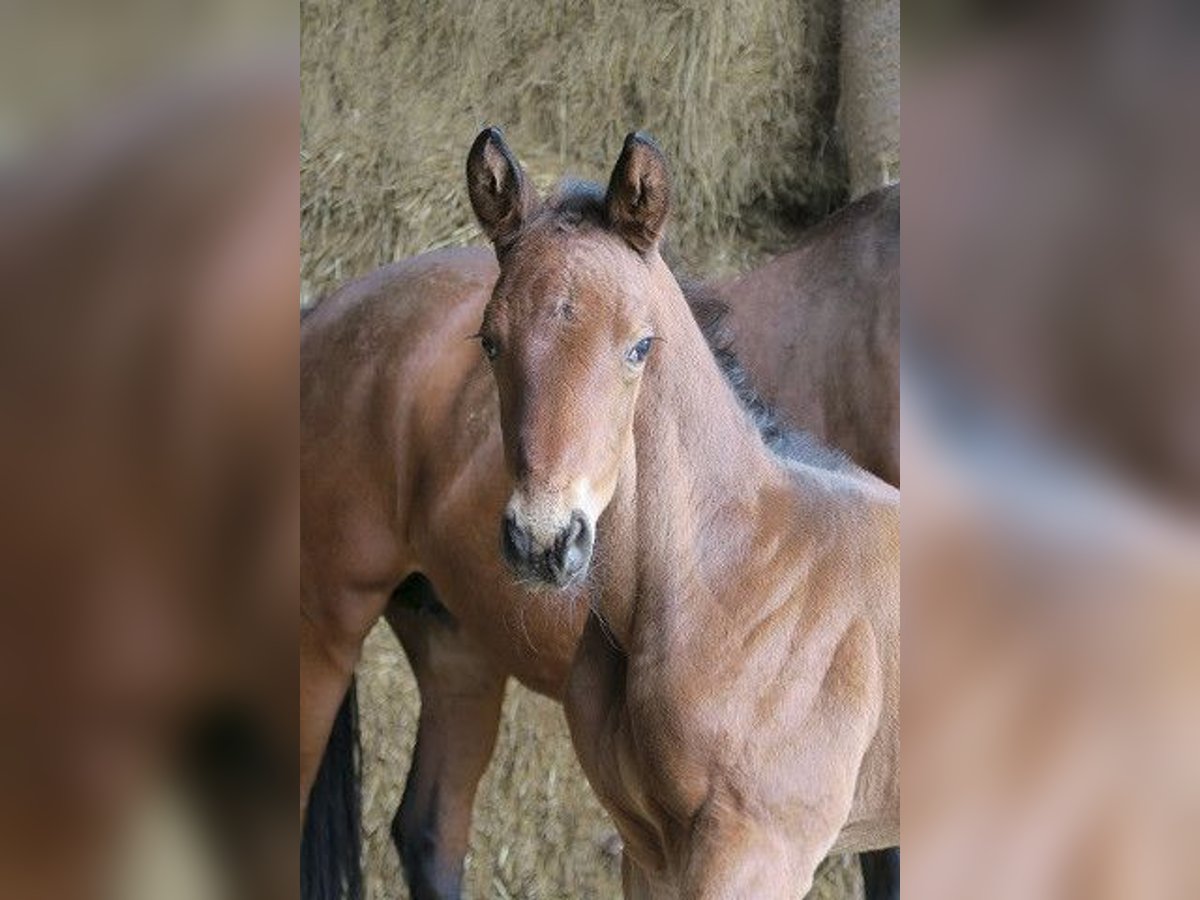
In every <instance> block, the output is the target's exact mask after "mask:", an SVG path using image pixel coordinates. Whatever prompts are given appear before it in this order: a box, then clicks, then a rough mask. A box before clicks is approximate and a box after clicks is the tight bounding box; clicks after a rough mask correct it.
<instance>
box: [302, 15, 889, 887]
mask: <svg viewBox="0 0 1200 900" xmlns="http://www.w3.org/2000/svg"><path fill="white" fill-rule="evenodd" d="M899 53H900V6H899V0H886V2H877V0H715V2H713V0H681V2H670V3H644V2H627V0H615V2H605V3H598V2H597V3H592V2H585V3H555V2H551V3H545V2H535V3H531V2H517V0H497V2H491V3H461V2H444V0H439V2H432V3H431V2H409V0H335V2H310V0H305V2H302V3H301V88H302V96H301V108H302V116H301V134H302V141H301V185H302V188H301V202H302V214H301V235H302V240H301V260H302V267H301V271H302V274H301V278H302V281H301V295H302V299H303V301H304V302H311V301H313V300H315V299H316V298H318V297H320V296H322V295H323V294H325V293H327V292H329V291H330V290H332V289H333V288H335V287H336V286H338V285H339V284H341V283H342V282H344V281H346V280H348V279H350V278H352V277H355V276H358V275H361V274H364V273H366V272H369V271H371V270H373V269H375V268H378V267H379V266H381V265H384V264H386V263H389V262H392V261H394V260H397V259H403V258H405V257H407V256H411V255H413V254H416V253H419V252H422V251H425V250H429V249H433V248H436V247H444V246H458V245H463V244H467V243H485V241H483V239H482V238H481V236H480V232H479V228H478V226H477V225H476V222H475V217H474V214H473V213H472V212H471V208H470V203H469V201H468V198H467V192H466V186H465V175H464V166H465V161H466V153H467V150H468V149H469V147H470V145H471V142H472V141H473V140H474V138H475V135H476V134H478V132H479V130H480V129H481V128H482V127H483V126H484V125H487V124H495V125H499V126H501V127H502V128H504V130H505V135H506V138H507V140H508V142H509V144H510V145H511V146H512V147H513V149H514V151H515V152H516V153H517V154H518V155H519V157H520V160H521V162H522V164H523V165H524V166H525V168H526V170H527V172H528V173H529V174H530V175H531V176H532V178H533V180H534V182H535V183H536V184H537V185H538V187H539V188H540V189H542V190H543V191H544V190H545V189H547V188H548V187H549V186H551V185H552V184H554V183H555V182H557V181H558V179H559V178H561V177H562V176H564V175H570V176H575V177H583V178H589V179H592V180H596V181H599V182H601V183H605V182H606V181H607V178H608V175H609V173H610V172H611V170H612V166H613V164H614V163H615V161H616V159H617V156H618V155H619V154H620V151H621V145H622V142H623V140H624V138H625V135H626V134H627V133H628V132H630V131H633V130H639V129H640V130H644V131H647V132H648V133H650V134H651V135H653V136H654V137H655V139H656V140H657V141H658V142H659V143H660V144H661V146H662V148H663V150H664V151H665V152H666V154H667V157H668V160H669V161H670V165H671V174H672V179H673V185H674V202H673V211H672V218H671V223H670V225H669V227H668V242H669V249H670V253H671V254H673V255H674V256H675V257H676V258H678V259H679V260H680V261H681V263H682V265H683V268H684V270H685V271H687V272H688V273H690V274H692V275H693V276H696V277H706V278H707V277H716V276H719V275H726V274H731V273H736V272H742V271H746V270H748V269H749V268H751V267H752V266H753V265H754V264H755V263H757V262H759V261H761V260H763V259H765V258H766V257H768V256H770V255H772V254H775V253H778V252H781V251H783V250H786V249H787V248H789V247H790V246H791V245H792V244H794V243H795V242H796V240H797V237H798V235H799V234H800V233H801V232H802V231H803V229H804V228H805V227H806V226H808V225H811V224H813V223H814V222H817V221H819V220H821V219H822V218H823V217H825V216H826V215H827V214H828V213H830V212H832V211H834V210H835V209H837V208H839V207H840V206H841V205H843V204H844V203H845V202H847V200H849V199H850V198H852V197H857V196H858V195H860V194H862V193H865V192H866V191H869V190H871V189H872V188H875V187H878V186H880V185H882V184H885V183H890V182H892V181H895V180H897V179H898V178H899V176H900V147H899V138H900V131H899V128H900V120H899V113H900V94H899V90H900V81H899V76H900V69H899V66H900V58H899ZM358 696H359V704H360V709H361V715H362V733H363V760H364V764H363V779H364V823H365V828H366V885H367V889H368V892H369V895H370V896H372V897H376V898H394V897H402V896H407V894H406V889H405V887H404V883H403V877H402V875H401V871H400V863H399V858H398V856H397V854H396V851H395V850H394V848H393V846H392V843H391V839H390V836H389V832H388V825H389V823H390V822H391V819H392V816H393V815H394V813H395V811H396V808H397V807H398V806H399V803H400V798H401V795H402V793H403V788H404V779H405V776H406V774H407V771H408V761H409V758H410V753H411V748H412V742H413V739H414V736H415V731H416V722H417V710H418V708H419V700H418V695H417V690H416V683H415V681H414V680H413V678H412V675H411V673H410V671H409V669H408V665H407V662H406V661H405V659H404V656H403V652H402V651H401V649H400V647H399V644H398V643H397V641H396V640H395V638H394V637H393V636H392V634H391V632H390V630H389V629H388V628H387V626H386V624H383V623H381V625H380V626H379V627H377V628H376V630H375V632H374V633H373V634H372V636H371V638H370V640H369V641H368V642H367V645H366V650H365V654H364V658H363V661H362V664H361V666H360V670H359V694H358ZM614 834H615V833H614V832H613V830H612V828H611V826H609V825H608V823H607V821H606V819H605V817H604V814H603V811H602V810H601V808H600V806H599V804H598V803H597V802H596V801H595V799H594V798H593V796H592V794H591V791H590V789H589V788H588V786H587V783H586V781H585V780H584V779H583V776H582V773H581V772H580V770H579V767H578V765H577V763H576V762H575V758H574V753H573V751H572V749H571V744H570V740H569V737H568V736H567V731H566V725H565V722H564V720H563V715H562V710H561V708H560V707H559V706H558V705H557V704H555V703H552V702H550V701H548V700H546V699H545V698H542V697H538V696H536V695H534V694H532V693H530V692H529V691H527V690H525V689H524V688H522V687H521V686H520V685H517V684H515V683H511V684H510V686H509V692H508V698H507V702H506V705H505V714H504V720H503V723H502V726H501V731H500V737H499V741H498V745H497V751H496V754H495V757H494V758H493V762H492V765H491V768H490V769H489V771H488V773H487V775H486V776H485V778H484V781H483V783H482V785H481V787H480V791H479V794H478V800H477V805H476V816H475V820H474V831H473V833H472V840H471V852H470V856H469V857H468V861H467V872H466V886H467V887H466V890H467V895H468V896H472V897H499V898H507V897H530V898H532V897H618V896H620V861H619V856H618V854H616V853H615V852H614V844H613V840H612V839H613V837H614ZM860 893H861V886H860V884H859V874H858V870H857V865H856V863H855V862H854V860H853V858H849V857H839V858H838V859H836V860H833V861H832V862H831V863H830V864H829V865H828V866H827V867H826V869H825V870H824V872H823V874H822V877H821V878H820V880H819V881H818V883H817V884H816V886H815V887H814V890H813V893H812V895H813V896H815V897H822V898H846V897H856V896H859V895H860Z"/></svg>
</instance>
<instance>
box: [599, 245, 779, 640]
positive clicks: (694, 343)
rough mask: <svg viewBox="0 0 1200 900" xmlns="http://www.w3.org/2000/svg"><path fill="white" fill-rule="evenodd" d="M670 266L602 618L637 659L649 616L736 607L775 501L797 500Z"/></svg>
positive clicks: (616, 502)
mask: <svg viewBox="0 0 1200 900" xmlns="http://www.w3.org/2000/svg"><path fill="white" fill-rule="evenodd" d="M659 266H660V267H661V272H656V276H657V277H659V278H661V279H663V285H662V290H660V294H661V295H662V298H663V299H662V301H661V303H660V304H659V306H660V308H659V309H658V310H656V312H657V316H656V319H657V321H656V323H655V333H656V334H657V335H658V336H660V337H662V338H663V339H664V341H663V343H662V344H661V345H660V346H658V347H655V351H654V352H655V355H654V356H653V357H652V361H651V362H649V363H647V367H646V372H645V374H644V375H643V381H642V386H641V391H640V395H639V399H638V406H637V410H636V412H635V415H634V423H633V438H634V443H633V447H634V449H633V451H632V454H631V458H628V459H627V460H626V464H625V466H624V469H623V471H622V474H621V476H620V479H619V481H618V485H617V491H616V494H615V495H614V498H613V501H612V504H611V505H610V509H611V510H612V511H613V516H612V517H611V519H612V528H611V531H612V532H614V533H615V540H614V542H613V545H614V546H613V552H612V553H610V554H608V557H609V559H608V565H607V568H608V571H609V578H608V580H607V584H606V585H605V587H604V590H603V591H602V593H601V597H600V612H601V615H602V616H603V618H604V619H605V622H606V624H607V625H608V626H609V627H610V629H611V631H612V633H613V634H614V636H615V637H616V638H617V639H618V640H619V641H621V643H622V645H623V646H625V647H629V646H630V644H629V641H630V638H631V633H632V629H633V627H634V623H635V620H636V619H639V618H641V617H642V615H643V614H644V613H651V614H652V615H653V616H655V617H660V616H662V615H671V614H673V612H675V611H677V609H676V607H678V605H679V604H681V603H682V604H687V603H690V602H693V601H695V602H700V601H698V600H696V598H697V597H699V595H700V594H701V593H703V594H704V595H706V596H725V597H728V595H729V591H731V590H734V589H735V586H736V582H737V578H738V572H737V565H736V562H735V561H736V560H737V559H738V558H740V557H742V556H744V554H745V550H746V547H747V546H748V545H751V544H753V542H754V541H755V540H756V539H757V535H756V531H757V529H758V527H759V525H760V522H759V516H758V513H759V511H760V509H761V502H762V494H763V491H764V490H768V491H770V490H774V491H776V494H775V496H779V495H780V494H779V492H782V493H784V494H786V493H787V492H788V491H790V490H791V487H790V479H789V477H788V476H787V474H786V472H785V471H784V469H783V467H782V466H781V465H780V464H779V462H778V461H777V460H776V459H775V458H774V456H773V455H772V454H771V452H770V451H769V450H768V449H767V448H766V446H765V445H764V444H763V442H762V438H761V436H760V435H759V433H758V430H757V428H756V427H755V425H754V424H753V423H752V421H751V420H750V417H749V416H748V415H747V414H746V412H745V410H744V409H743V407H742V406H741V404H740V402H739V401H738V399H737V397H736V396H735V394H734V392H733V390H732V388H731V387H730V385H729V382H728V381H727V379H726V378H725V375H724V373H722V372H721V370H720V368H719V366H718V365H717V362H716V360H715V359H714V357H713V354H712V350H711V349H710V348H709V346H708V344H707V342H706V341H705V339H704V336H703V334H701V332H700V329H699V327H698V326H697V325H696V322H695V319H694V318H693V316H692V313H691V310H690V309H689V308H688V306H687V301H686V300H685V299H684V298H683V295H682V293H681V292H680V290H679V287H678V284H677V283H676V282H675V279H674V276H672V275H671V274H670V272H669V270H667V269H666V266H665V265H662V264H661V263H659ZM618 559H619V560H621V562H620V563H619V564H616V563H615V561H616V560H618ZM700 584H702V585H703V590H702V591H699V590H697V589H696V588H697V585H700ZM647 605H651V606H654V607H655V608H654V609H652V610H651V609H647Z"/></svg>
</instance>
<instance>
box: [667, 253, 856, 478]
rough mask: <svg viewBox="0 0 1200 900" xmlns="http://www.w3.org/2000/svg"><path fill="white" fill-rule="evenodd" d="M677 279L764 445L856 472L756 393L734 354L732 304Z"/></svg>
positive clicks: (699, 285)
mask: <svg viewBox="0 0 1200 900" xmlns="http://www.w3.org/2000/svg"><path fill="white" fill-rule="evenodd" d="M675 278H676V281H678V282H679V287H680V288H681V289H682V290H683V296H684V298H685V299H686V300H687V303H688V307H690V308H691V310H692V317H693V318H694V319H695V320H696V324H697V325H699V326H700V332H701V334H703V335H704V340H705V341H706V342H707V343H708V347H709V349H710V350H712V354H713V357H714V358H715V359H716V361H717V365H718V366H719V367H720V368H721V372H722V373H723V374H724V375H725V380H726V381H728V382H729V386H730V387H732V388H733V392H734V394H735V395H736V396H737V398H738V402H740V403H741V404H742V408H743V409H745V410H746V412H747V413H748V414H749V415H750V418H751V420H752V421H753V422H754V425H755V427H756V428H758V433H759V434H761V435H762V439H763V443H765V444H766V445H767V446H768V447H769V448H770V449H771V450H772V451H773V452H774V453H775V454H776V455H778V456H781V457H783V458H785V459H791V460H796V461H797V462H802V463H806V464H808V465H811V466H816V467H817V468H819V469H828V470H829V471H832V472H838V471H846V470H847V469H850V468H853V466H854V464H853V463H852V462H851V460H850V458H849V457H848V456H846V454H844V453H842V452H841V451H840V450H835V449H833V448H832V447H827V446H826V445H825V444H822V443H821V442H820V441H819V440H817V438H816V437H814V436H813V435H812V434H810V433H809V432H807V431H804V430H803V429H800V428H790V427H788V426H787V425H785V424H784V423H783V422H782V421H781V420H780V418H779V414H778V413H777V412H776V411H775V410H774V409H773V408H772V407H771V406H770V405H769V404H768V403H767V402H766V401H765V400H763V398H762V397H761V396H759V394H758V392H757V391H755V390H754V386H753V384H752V383H751V380H750V373H749V372H747V371H746V368H745V366H743V365H742V364H741V361H740V360H739V359H738V358H737V354H736V353H735V352H734V350H733V330H732V329H731V328H730V327H729V324H728V322H727V321H726V319H727V318H728V316H729V304H727V303H726V302H725V301H724V300H723V299H722V298H721V297H720V296H719V295H718V294H717V292H716V291H714V290H713V289H712V288H711V287H709V286H708V285H706V284H703V283H702V282H699V281H692V280H690V279H687V278H680V277H679V276H678V275H676V276H675Z"/></svg>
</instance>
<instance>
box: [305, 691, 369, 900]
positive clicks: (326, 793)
mask: <svg viewBox="0 0 1200 900" xmlns="http://www.w3.org/2000/svg"><path fill="white" fill-rule="evenodd" d="M356 695H357V691H356V689H355V682H354V679H353V678H351V680H350V688H349V690H347V691H346V696H345V698H344V699H343V700H342V705H341V706H340V707H338V712H337V718H336V719H334V721H333V730H332V731H331V732H330V735H329V743H328V744H327V745H326V746H325V755H324V756H323V757H321V767H320V769H318V771H317V778H316V781H315V782H314V783H313V787H312V793H311V794H310V796H309V800H308V813H307V816H306V818H305V820H304V834H303V837H302V838H301V842H300V896H301V897H302V898H303V900H341V898H343V897H344V898H345V900H362V896H363V888H362V868H361V862H360V860H359V853H360V849H361V844H362V837H361V826H360V821H361V814H362V810H361V807H362V796H361V789H360V785H359V781H360V761H361V749H360V746H359V737H358V700H357V696H356Z"/></svg>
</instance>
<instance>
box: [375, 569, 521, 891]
mask: <svg viewBox="0 0 1200 900" xmlns="http://www.w3.org/2000/svg"><path fill="white" fill-rule="evenodd" d="M409 590H410V591H411V593H410V594H409V596H407V597H406V596H398V597H397V599H396V600H395V601H394V602H393V603H392V605H391V606H390V607H389V609H388V612H387V619H388V623H389V624H390V625H391V626H392V630H393V631H395V633H396V636H397V637H398V638H399V639H400V643H401V644H402V645H403V647H404V651H405V653H406V654H407V656H408V660H409V663H410V664H411V666H412V670H413V674H414V675H415V676H416V679H417V685H418V687H419V688H420V691H421V714H420V719H419V721H418V725H417V742H416V746H415V748H414V750H413V758H412V764H411V766H410V767H409V771H408V781H407V783H406V784H405V788H404V797H403V799H402V800H401V802H400V808H399V810H397V812H396V816H395V818H394V819H393V820H392V840H393V841H394V842H395V844H396V849H397V850H398V851H399V854H400V859H401V861H402V862H403V864H404V871H405V875H406V876H407V880H408V885H409V891H410V893H411V894H412V897H413V900H426V898H437V900H445V898H457V897H459V896H460V895H461V890H462V876H463V859H464V857H465V856H466V853H467V844H468V839H469V836H470V830H471V811H472V807H473V806H474V801H475V790H476V788H477V787H478V785H479V779H480V778H481V777H482V776H483V773H484V770H485V769H486V768H487V765H488V762H489V761H490V760H491V757H492V751H493V749H494V748H495V743H496V732H497V730H498V728H499V724H500V709H501V707H502V705H503V702H504V686H505V682H506V680H507V675H506V673H505V672H503V671H501V670H500V669H498V668H497V667H496V666H495V665H494V664H493V663H491V662H490V661H489V660H488V659H487V658H486V657H485V655H484V653H483V651H482V650H481V649H480V648H479V647H478V646H477V645H475V644H474V643H473V642H472V641H471V640H470V639H469V638H468V637H466V636H465V635H464V634H463V633H462V632H461V630H460V629H459V627H458V625H457V623H456V622H455V621H454V619H453V618H452V617H451V616H450V614H449V613H448V612H446V610H445V609H444V608H443V607H442V606H441V604H440V603H438V601H437V599H436V597H434V596H433V591H432V588H431V587H430V586H429V583H428V582H421V583H417V584H414V585H412V586H410V588H409Z"/></svg>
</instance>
